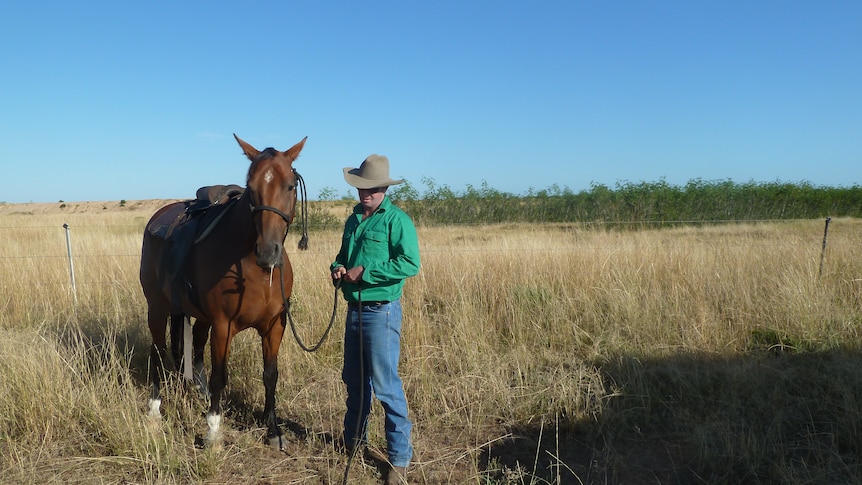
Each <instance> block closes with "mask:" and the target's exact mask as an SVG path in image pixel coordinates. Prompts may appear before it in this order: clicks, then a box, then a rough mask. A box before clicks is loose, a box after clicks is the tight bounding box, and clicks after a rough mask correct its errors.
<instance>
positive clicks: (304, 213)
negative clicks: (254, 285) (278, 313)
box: [249, 169, 341, 352]
mask: <svg viewBox="0 0 862 485" xmlns="http://www.w3.org/2000/svg"><path fill="white" fill-rule="evenodd" d="M293 176H294V177H295V178H296V189H297V191H298V192H299V194H298V195H299V197H298V198H299V202H300V218H301V220H302V237H301V238H300V239H299V244H298V246H299V249H300V250H306V249H308V203H307V200H308V197H307V195H306V191H305V190H306V189H305V179H303V178H302V175H300V174H299V172H297V171H296V169H293ZM249 207H250V208H251V213H252V214H254V213H255V212H262V211H270V212H275V213H276V214H278V215H279V216H281V218H282V219H284V222H286V223H287V229H286V230H285V236H287V230H289V229H290V223H291V218H290V216H289V215H287V214H285V213H284V211H282V210H280V209H278V208H277V207H272V206H270V205H254V204H252V203H250V202H249ZM278 271H279V275H280V276H281V278H279V279H280V280H281V300H282V302H284V314H283V316H282V318H284V320H286V321H287V322H290V331H291V332H292V333H293V338H294V340H296V343H297V344H299V347H300V348H301V349H302V350H304V351H306V352H315V351H317V349H319V348H320V346H321V345H323V342H324V341H326V337H327V336H328V335H329V331H330V330H332V326H333V325H334V324H335V315H336V313H337V312H338V290H339V288H341V280H340V279H339V280H338V282H337V283H336V284H335V294H334V296H333V299H332V316H331V317H330V318H329V325H328V326H327V327H326V331H325V332H323V337H321V338H320V340H319V341H318V342H317V343H316V344H314V345H313V346H311V347H309V346H307V345H305V342H303V341H302V339H301V338H300V337H299V334H298V333H297V332H296V324H295V323H293V315H291V314H290V301H289V300H288V298H287V295H286V294H285V293H284V265H279V266H278ZM284 324H285V325H286V324H287V323H286V322H284Z"/></svg>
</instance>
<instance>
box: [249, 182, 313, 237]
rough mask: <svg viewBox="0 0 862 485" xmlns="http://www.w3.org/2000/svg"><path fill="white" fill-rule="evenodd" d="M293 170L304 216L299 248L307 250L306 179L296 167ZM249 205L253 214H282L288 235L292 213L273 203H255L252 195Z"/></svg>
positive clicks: (301, 212) (285, 231)
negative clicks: (289, 213) (272, 204)
mask: <svg viewBox="0 0 862 485" xmlns="http://www.w3.org/2000/svg"><path fill="white" fill-rule="evenodd" d="M291 170H292V171H293V176H294V178H296V188H297V191H298V192H299V203H300V214H301V216H302V237H301V238H300V239H299V249H301V250H306V249H308V204H307V202H306V201H307V200H308V197H307V195H306V193H305V179H303V178H302V175H300V174H299V172H297V171H296V169H295V168H293V169H291ZM248 207H249V209H251V213H252V214H254V213H256V212H263V211H269V212H274V213H276V214H278V215H279V216H281V218H282V219H284V222H286V223H287V226H286V228H285V230H284V236H285V237H287V232H288V231H289V230H290V223H291V222H292V218H291V216H290V215H288V214H286V213H285V212H284V211H282V210H281V209H279V208H278V207H273V206H271V205H254V203H253V202H252V201H251V197H249V201H248Z"/></svg>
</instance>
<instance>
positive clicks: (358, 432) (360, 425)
mask: <svg viewBox="0 0 862 485" xmlns="http://www.w3.org/2000/svg"><path fill="white" fill-rule="evenodd" d="M338 281H341V279H339V280H338ZM357 293H358V294H357V300H359V301H358V302H357V303H356V304H357V309H358V310H357V314H356V316H357V318H358V320H359V321H358V322H357V324H358V325H359V382H361V383H362V385H363V386H365V345H364V343H363V341H362V285H361V284H360V285H359V288H358V291H357ZM363 391H364V389H363V390H360V392H359V396H360V399H359V416H358V418H360V419H357V420H356V429H355V433H354V435H353V440H354V443H353V449H352V450H350V456H348V457H347V465H345V467H344V479H343V480H342V481H341V483H342V485H347V476H348V475H349V474H350V465H352V464H353V459H354V458H355V457H356V454H357V453H358V452H359V448H360V446H359V445H358V444H357V443H356V441H355V440H356V439H357V438H358V437H359V436H364V435H365V426H366V424H368V422H367V420H365V419H361V418H362V408H363V407H365V404H364V403H365V392H363ZM344 446H347V443H345V444H344Z"/></svg>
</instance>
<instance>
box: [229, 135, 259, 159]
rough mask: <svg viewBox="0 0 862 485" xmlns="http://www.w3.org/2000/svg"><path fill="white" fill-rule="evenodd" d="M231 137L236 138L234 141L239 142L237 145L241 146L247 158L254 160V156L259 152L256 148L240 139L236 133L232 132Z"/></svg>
mask: <svg viewBox="0 0 862 485" xmlns="http://www.w3.org/2000/svg"><path fill="white" fill-rule="evenodd" d="M233 137H234V138H236V142H237V143H239V146H240V147H242V151H243V152H244V153H245V156H247V157H248V159H249V160H251V161H254V158H255V157H257V156H258V154H260V151H258V149H257V148H255V147H253V146H251V145H249V144H248V143H246V142H244V141H242V140H241V139H240V138H239V137H238V136H236V133H234V134H233Z"/></svg>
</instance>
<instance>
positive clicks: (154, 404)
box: [147, 398, 162, 418]
mask: <svg viewBox="0 0 862 485" xmlns="http://www.w3.org/2000/svg"><path fill="white" fill-rule="evenodd" d="M147 404H149V406H150V412H149V416H150V417H151V418H161V417H162V413H161V412H160V411H159V408H160V407H161V406H162V400H161V399H152V398H150V400H149V401H147Z"/></svg>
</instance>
